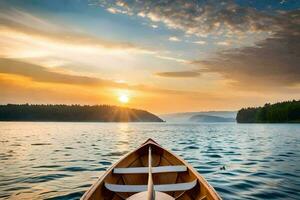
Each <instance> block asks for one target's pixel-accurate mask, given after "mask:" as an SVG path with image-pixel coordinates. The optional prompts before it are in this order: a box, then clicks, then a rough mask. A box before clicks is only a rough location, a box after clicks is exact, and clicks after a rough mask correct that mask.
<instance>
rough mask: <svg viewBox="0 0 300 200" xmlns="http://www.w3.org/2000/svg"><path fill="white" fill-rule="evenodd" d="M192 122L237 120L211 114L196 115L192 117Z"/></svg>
mask: <svg viewBox="0 0 300 200" xmlns="http://www.w3.org/2000/svg"><path fill="white" fill-rule="evenodd" d="M190 121H191V122H206V123H209V122H235V118H228V117H218V116H211V115H194V116H192V117H191V118H190Z"/></svg>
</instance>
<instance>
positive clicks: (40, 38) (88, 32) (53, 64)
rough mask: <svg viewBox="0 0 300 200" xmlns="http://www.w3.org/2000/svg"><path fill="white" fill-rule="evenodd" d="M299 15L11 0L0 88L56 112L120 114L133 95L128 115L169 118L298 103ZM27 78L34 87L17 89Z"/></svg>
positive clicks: (5, 9) (272, 0)
mask: <svg viewBox="0 0 300 200" xmlns="http://www.w3.org/2000/svg"><path fill="white" fill-rule="evenodd" d="M299 8H300V1H296V0H280V1H276V0H265V1H251V0H250V1H246V0H236V1H233V0H229V1H206V0H205V1H204V0H202V1H192V0H190V1H184V2H183V1H180V0H175V1H170V0H164V1H153V0H149V1H136V0H129V1H123V0H100V1H98V0H90V1H88V0H84V1H83V0H44V1H38V0H27V1H21V0H2V1H1V3H0V10H1V14H0V28H1V29H0V30H1V32H0V45H1V46H2V49H1V51H2V53H0V56H1V57H0V59H3V61H2V62H1V63H3V64H2V66H1V65H0V70H1V71H0V74H1V75H2V78H1V79H0V80H1V81H2V82H0V87H2V88H13V89H10V91H7V92H5V93H4V94H5V95H2V99H1V98H0V102H2V103H9V102H11V101H14V102H16V103H23V102H25V101H26V102H29V103H31V102H32V103H43V102H44V101H45V99H46V98H45V95H44V94H43V92H46V91H47V92H48V93H50V94H51V95H53V97H52V98H50V99H47V102H49V103H52V102H53V103H58V102H61V103H81V104H85V103H89V104H101V103H107V104H119V103H120V102H118V101H117V96H118V95H121V94H124V93H126V95H128V96H130V97H131V98H130V99H131V101H130V102H129V104H128V106H133V107H138V108H144V109H150V110H154V111H155V112H160V113H164V112H171V111H194V110H232V109H238V108H239V107H242V106H253V105H260V104H263V103H264V102H275V101H280V100H286V99H290V98H299V97H300V96H299V83H300V79H299V77H300V69H299V68H300V67H299V66H298V63H299V53H298V52H299V44H298V43H299V24H300V22H299ZM7 63H10V65H8V64H7ZM16 63H18V64H16ZM20 63H21V64H20ZM15 65H18V66H20V65H22V66H23V65H28V69H31V71H30V73H29V72H26V68H22V69H21V67H17V66H15ZM34 69H36V70H34ZM46 71H47V72H49V73H50V74H49V75H48V76H51V77H52V76H54V77H55V76H57V77H62V74H63V75H64V77H65V76H66V75H69V76H70V77H65V78H66V79H68V80H70V79H71V80H74V83H72V81H66V80H63V81H62V79H61V78H53V79H51V78H47V77H46V75H45V74H44V73H45V72H46ZM42 72H43V75H45V77H44V79H45V80H44V79H42V78H38V76H42V74H41V73H42ZM51 73H52V74H51ZM53 73H54V74H53ZM55 74H56V75H55ZM17 76H18V77H17ZM28 78H29V79H30V80H31V82H30V83H27V84H28V85H30V87H29V86H28V88H26V89H24V88H22V86H21V84H17V82H18V81H19V82H20V80H21V79H22V81H23V82H25V79H26V81H28V80H27V79H28ZM48 79H51V80H48ZM78 79H80V80H81V81H82V82H84V84H83V85H84V87H83V86H82V84H81V83H82V82H80V81H78ZM7 80H11V81H10V83H12V84H11V85H9V84H8V83H7ZM14 80H15V81H14ZM58 80H60V81H58ZM66 82H67V84H66ZM85 82H88V83H90V82H93V84H94V82H96V83H97V84H96V85H97V88H96V89H95V88H94V87H95V86H94V85H89V84H87V83H85ZM1 83H2V85H1ZM46 83H47V85H43V84H46ZM100 83H101V84H100ZM51 84H52V86H51ZM54 84H64V87H70V88H72V89H74V90H76V91H80V94H81V97H79V95H77V94H76V92H74V93H72V92H70V94H68V95H67V94H64V92H62V91H61V92H60V93H59V92H58V91H56V92H55V91H53V87H55V86H54ZM8 85H9V86H8ZM12 90H13V91H14V90H15V92H11V91H12ZM39 90H43V92H41V93H39V92H37V91H39ZM95 90H96V92H95V95H94V96H93V91H95ZM17 91H22V93H19V92H17ZM58 93H59V94H58ZM30 94H34V95H33V96H34V98H30ZM39 94H40V95H39ZM266 94H267V95H266ZM82 96H84V97H82ZM173 99H176V100H177V103H172V104H170V103H169V102H170V100H173ZM74 101H75V102H74ZM153 102H156V103H153Z"/></svg>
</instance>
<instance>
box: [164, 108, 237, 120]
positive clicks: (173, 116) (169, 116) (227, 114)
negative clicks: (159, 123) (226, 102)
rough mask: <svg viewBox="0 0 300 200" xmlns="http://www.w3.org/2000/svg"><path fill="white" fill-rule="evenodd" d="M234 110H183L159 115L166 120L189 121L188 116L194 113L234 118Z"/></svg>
mask: <svg viewBox="0 0 300 200" xmlns="http://www.w3.org/2000/svg"><path fill="white" fill-rule="evenodd" d="M236 113H237V112H235V111H207V112H183V113H170V114H163V115H160V116H159V117H160V118H162V119H163V120H165V121H167V122H190V118H191V117H193V116H195V115H208V116H216V117H224V118H236Z"/></svg>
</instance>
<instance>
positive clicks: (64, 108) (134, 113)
mask: <svg viewBox="0 0 300 200" xmlns="http://www.w3.org/2000/svg"><path fill="white" fill-rule="evenodd" d="M0 121H53V122H54V121H55V122H164V121H163V120H162V119H160V118H159V117H158V116H156V115H154V114H152V113H150V112H148V111H145V110H138V109H132V108H127V107H119V106H110V105H93V106H90V105H52V104H50V105H43V104H42V105H30V104H7V105H0Z"/></svg>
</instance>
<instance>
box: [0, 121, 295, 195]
mask: <svg viewBox="0 0 300 200" xmlns="http://www.w3.org/2000/svg"><path fill="white" fill-rule="evenodd" d="M149 137H151V138H153V139H155V140H156V141H157V142H158V143H160V144H161V145H163V146H164V147H166V148H167V149H169V150H171V151H173V152H174V153H176V154H178V155H180V156H182V157H183V158H184V159H185V160H187V161H188V162H189V163H191V164H192V165H193V166H194V167H195V168H196V169H197V170H198V171H199V172H200V173H201V174H202V175H203V176H204V177H205V178H206V179H207V180H208V182H209V183H210V184H211V185H213V186H214V188H215V189H216V190H217V192H218V193H219V194H220V195H221V197H222V198H223V199H230V200H232V199H299V197H300V125H297V124H276V125H275V124H273V125H272V124H252V125H247V124H235V123H228V124H222V123H218V124H168V123H155V124H153V123H142V124H139V123H44V122H32V123H31V122H2V123H0V199H79V198H80V196H81V195H82V194H83V193H84V191H85V190H87V189H88V187H89V186H90V185H91V184H92V183H93V182H94V181H95V180H96V179H97V177H98V176H99V175H100V174H101V172H102V171H104V170H105V169H107V168H108V167H109V166H110V165H111V164H112V163H114V162H115V161H117V160H118V159H119V158H120V157H121V156H122V155H124V154H125V153H127V152H128V151H129V150H132V149H134V148H136V147H138V146H139V145H140V144H141V143H142V142H144V141H145V140H146V139H147V138H149ZM222 166H225V170H222V169H221V167H222Z"/></svg>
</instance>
